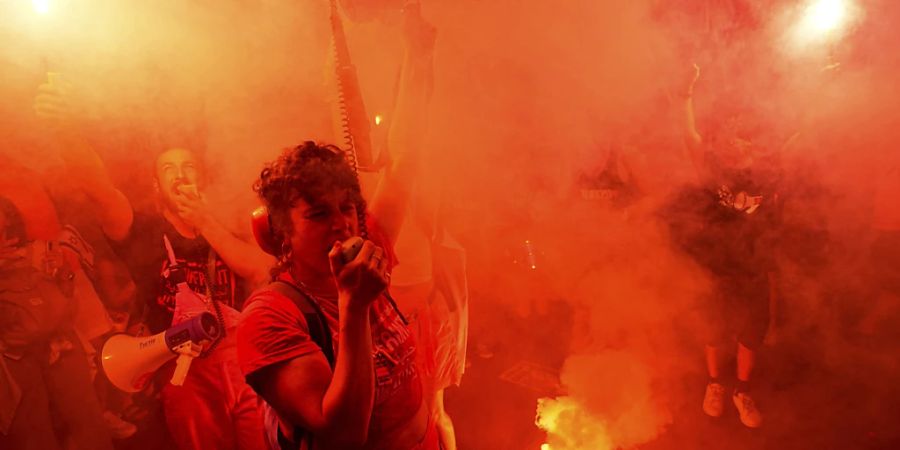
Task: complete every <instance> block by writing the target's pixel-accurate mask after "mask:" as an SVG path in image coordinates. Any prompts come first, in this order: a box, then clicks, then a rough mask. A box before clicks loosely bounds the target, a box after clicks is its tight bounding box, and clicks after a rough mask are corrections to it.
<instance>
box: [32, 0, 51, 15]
mask: <svg viewBox="0 0 900 450" xmlns="http://www.w3.org/2000/svg"><path fill="white" fill-rule="evenodd" d="M31 6H33V7H34V11H35V12H36V13H38V14H47V13H48V12H50V0H31Z"/></svg>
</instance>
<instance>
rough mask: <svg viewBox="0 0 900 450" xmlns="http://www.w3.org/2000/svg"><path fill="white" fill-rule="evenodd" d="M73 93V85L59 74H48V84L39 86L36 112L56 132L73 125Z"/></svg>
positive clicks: (35, 104) (35, 105)
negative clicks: (71, 93)
mask: <svg viewBox="0 0 900 450" xmlns="http://www.w3.org/2000/svg"><path fill="white" fill-rule="evenodd" d="M71 91H72V84H71V83H69V82H68V81H66V80H65V79H64V78H63V77H62V76H61V75H60V74H57V73H48V74H47V82H46V83H43V84H41V85H40V86H38V93H37V96H35V98H34V112H35V114H36V115H37V117H38V118H39V119H41V120H42V121H44V123H46V124H47V125H48V126H49V127H50V128H51V129H53V130H55V131H62V130H65V129H67V128H69V127H71V126H72V124H73V118H74V116H75V115H74V114H73V112H72V110H73V108H72V102H71V95H70V92H71Z"/></svg>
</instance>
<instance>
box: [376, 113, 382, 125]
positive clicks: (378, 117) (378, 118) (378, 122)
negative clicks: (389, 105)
mask: <svg viewBox="0 0 900 450" xmlns="http://www.w3.org/2000/svg"><path fill="white" fill-rule="evenodd" d="M375 125H381V116H380V115H378V116H375Z"/></svg>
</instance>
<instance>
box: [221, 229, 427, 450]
mask: <svg viewBox="0 0 900 450" xmlns="http://www.w3.org/2000/svg"><path fill="white" fill-rule="evenodd" d="M369 230H370V232H369V238H370V239H371V240H372V241H373V242H375V243H376V244H378V245H379V246H382V247H383V248H384V249H385V250H386V253H387V254H388V256H387V257H388V258H390V260H389V261H388V264H389V265H388V267H393V266H394V264H395V258H394V255H393V252H392V251H391V249H392V246H390V245H383V244H384V243H385V242H386V239H385V238H384V237H383V235H380V234H379V233H375V232H373V231H372V230H375V227H373V226H371V225H370V227H369ZM280 279H283V280H285V281H293V280H292V279H291V277H290V275H289V274H287V273H284V274H282V275H281V277H280ZM317 301H318V303H319V306H320V307H321V309H322V312H323V313H324V314H325V317H326V319H327V322H328V327H329V328H330V330H331V332H332V338H333V339H332V341H333V343H334V352H335V355H337V350H338V338H339V336H338V333H337V330H338V305H337V301H336V300H330V299H317ZM245 305H246V306H245V309H244V311H243V313H242V315H241V320H240V322H239V324H238V330H237V340H238V349H237V350H238V361H239V363H240V367H241V371H242V372H243V374H244V376H245V377H246V376H249V375H250V374H252V373H253V372H255V371H257V370H259V369H261V368H263V367H266V366H270V365H272V364H276V363H279V362H284V361H289V360H291V359H294V358H299V357H301V356H305V355H308V354H311V353H314V352H321V349H320V348H319V346H318V345H317V344H316V343H315V342H314V341H313V340H312V338H311V337H310V334H309V328H308V326H307V324H306V320H305V318H304V316H303V313H302V312H301V311H300V309H299V308H298V307H297V306H296V305H295V304H294V302H293V301H292V300H291V299H290V298H288V297H286V296H284V295H282V294H281V293H279V292H276V291H273V290H272V289H269V288H263V289H261V290H259V291H257V292H255V293H253V295H251V296H250V298H249V299H247V302H246V303H245ZM369 320H370V322H371V324H372V344H373V357H374V358H375V407H374V409H373V411H372V419H371V421H370V424H369V441H368V443H367V445H366V448H367V449H382V448H383V449H388V448H392V447H391V443H390V442H381V441H382V440H383V439H384V438H385V433H386V432H389V431H394V430H396V429H397V427H399V426H401V425H403V424H405V423H407V422H408V421H409V420H410V419H411V418H412V417H413V416H414V415H415V414H416V412H417V411H418V409H419V406H420V405H421V403H422V384H421V380H420V378H419V373H418V371H417V369H416V366H415V354H416V344H415V340H414V338H413V335H412V333H411V332H410V330H409V328H408V327H407V326H406V325H405V324H404V323H403V321H402V319H401V318H400V315H399V314H398V313H397V311H396V310H395V309H394V308H393V306H392V305H391V303H390V302H389V301H388V300H387V298H386V297H384V296H382V297H381V298H380V299H378V300H377V301H376V302H375V303H374V304H373V307H372V310H371V315H370V319H369ZM272 425H273V424H271V423H267V424H266V426H267V428H270V429H271V427H272ZM267 431H271V430H267ZM317 450H320V449H318V448H317Z"/></svg>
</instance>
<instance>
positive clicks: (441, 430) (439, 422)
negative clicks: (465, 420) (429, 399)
mask: <svg viewBox="0 0 900 450" xmlns="http://www.w3.org/2000/svg"><path fill="white" fill-rule="evenodd" d="M434 421H435V426H437V432H438V438H439V439H440V442H441V448H442V449H443V450H456V432H455V431H454V429H453V421H452V420H450V416H449V415H447V411H446V410H445V409H444V390H443V389H439V390H438V391H437V392H435V395H434Z"/></svg>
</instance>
